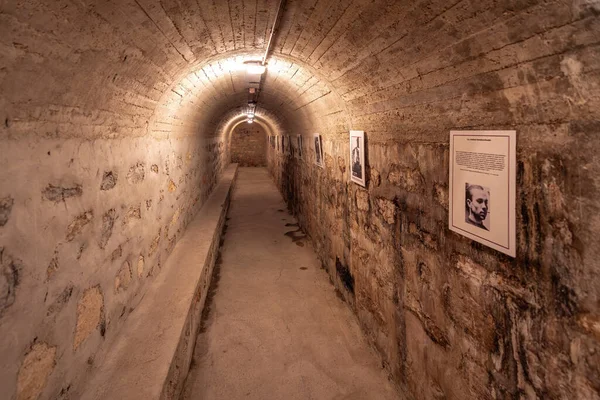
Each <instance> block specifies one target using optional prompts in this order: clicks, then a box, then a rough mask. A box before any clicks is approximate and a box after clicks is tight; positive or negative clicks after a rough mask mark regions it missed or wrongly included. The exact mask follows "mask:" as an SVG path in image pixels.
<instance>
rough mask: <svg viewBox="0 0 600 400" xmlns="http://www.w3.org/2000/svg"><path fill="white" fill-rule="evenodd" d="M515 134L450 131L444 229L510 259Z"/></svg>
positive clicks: (512, 248)
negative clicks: (447, 228) (446, 228)
mask: <svg viewBox="0 0 600 400" xmlns="http://www.w3.org/2000/svg"><path fill="white" fill-rule="evenodd" d="M516 135H517V133H516V131H451V132H450V180H449V183H450V188H449V189H450V196H449V199H450V204H449V209H450V210H449V211H450V212H449V215H448V219H449V221H448V225H449V228H450V230H451V231H454V232H457V233H459V234H461V235H463V236H466V237H468V238H469V239H471V240H474V241H476V242H479V243H482V244H484V245H486V246H488V247H491V248H493V249H495V250H498V251H500V252H502V253H505V254H508V255H509V256H512V257H515V256H516V233H515V230H516V225H515V214H516V207H515V204H516V203H515V200H516V164H517V161H516V141H517V137H516Z"/></svg>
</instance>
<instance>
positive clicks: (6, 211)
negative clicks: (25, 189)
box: [0, 196, 15, 227]
mask: <svg viewBox="0 0 600 400" xmlns="http://www.w3.org/2000/svg"><path fill="white" fill-rule="evenodd" d="M14 203H15V200H14V199H13V198H12V197H10V196H7V197H3V198H2V199H0V227H2V226H4V225H6V223H7V222H8V218H9V217H10V213H11V211H12V208H13V204H14Z"/></svg>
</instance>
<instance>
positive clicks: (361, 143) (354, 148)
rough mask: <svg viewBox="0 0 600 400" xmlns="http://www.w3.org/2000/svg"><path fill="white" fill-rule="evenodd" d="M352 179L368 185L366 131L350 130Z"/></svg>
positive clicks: (362, 184)
mask: <svg viewBox="0 0 600 400" xmlns="http://www.w3.org/2000/svg"><path fill="white" fill-rule="evenodd" d="M350 171H351V174H350V180H351V181H352V182H355V183H358V184H359V185H361V186H366V179H365V132H363V131H350Z"/></svg>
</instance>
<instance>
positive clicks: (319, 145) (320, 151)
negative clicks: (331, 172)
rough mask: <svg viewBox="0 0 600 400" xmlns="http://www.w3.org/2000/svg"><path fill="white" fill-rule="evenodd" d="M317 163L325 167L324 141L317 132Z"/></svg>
mask: <svg viewBox="0 0 600 400" xmlns="http://www.w3.org/2000/svg"><path fill="white" fill-rule="evenodd" d="M314 141H315V164H317V166H319V167H321V168H323V165H324V164H323V141H322V140H321V135H319V134H318V133H315V140H314Z"/></svg>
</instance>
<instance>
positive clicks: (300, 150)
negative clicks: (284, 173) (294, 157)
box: [297, 135, 302, 158]
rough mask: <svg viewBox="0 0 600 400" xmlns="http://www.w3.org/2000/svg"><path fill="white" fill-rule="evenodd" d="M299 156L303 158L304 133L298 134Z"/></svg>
mask: <svg viewBox="0 0 600 400" xmlns="http://www.w3.org/2000/svg"><path fill="white" fill-rule="evenodd" d="M297 139H298V157H299V158H302V135H298V137H297Z"/></svg>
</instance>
